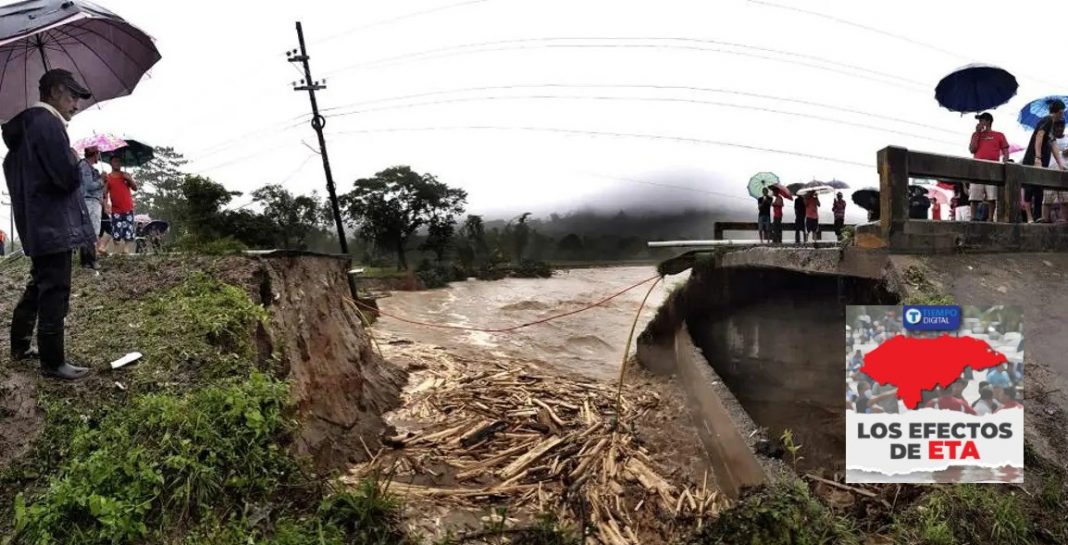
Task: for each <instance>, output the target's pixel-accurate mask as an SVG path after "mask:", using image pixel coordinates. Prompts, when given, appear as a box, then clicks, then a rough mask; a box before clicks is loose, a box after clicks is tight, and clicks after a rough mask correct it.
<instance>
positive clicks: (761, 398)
mask: <svg viewBox="0 0 1068 545" xmlns="http://www.w3.org/2000/svg"><path fill="white" fill-rule="evenodd" d="M719 277H720V279H722V282H723V284H722V285H723V286H725V287H726V292H725V293H723V294H722V296H723V297H724V298H725V299H726V301H725V304H726V305H728V306H729V312H717V311H712V312H707V313H695V314H692V315H688V316H687V319H686V326H687V329H688V330H689V332H690V335H691V337H692V338H693V340H694V343H695V345H696V346H697V347H698V348H699V349H701V351H702V353H703V354H704V356H705V358H706V359H707V361H708V363H709V364H710V365H711V366H712V368H713V369H714V370H715V372H716V374H717V375H718V376H719V377H721V378H722V380H723V382H724V383H725V384H726V386H727V387H728V388H729V389H730V391H731V393H732V394H733V395H734V397H735V398H736V399H737V400H738V402H739V403H740V404H741V406H742V407H743V408H744V409H745V411H746V413H747V414H748V415H749V416H750V417H751V418H752V419H753V421H754V422H755V423H756V424H757V425H758V426H761V427H765V428H767V429H768V435H769V436H770V438H772V439H777V438H779V437H780V436H781V435H782V433H783V431H784V430H787V429H789V430H790V431H791V433H792V436H793V441H794V443H795V444H797V445H801V447H802V448H801V451H800V455H801V456H802V459H801V460H799V462H798V464H797V469H798V470H803V471H809V470H818V469H826V470H831V471H838V470H842V469H844V467H845V460H844V459H843V457H842V455H843V453H844V452H845V444H844V437H843V432H842V430H844V428H845V402H844V396H843V395H842V388H843V386H842V384H843V380H844V378H843V377H844V362H845V358H846V354H845V336H844V335H845V334H844V331H845V314H844V307H843V306H841V305H840V304H837V303H839V302H840V301H841V302H845V301H857V302H858V304H861V303H860V302H863V304H880V303H881V304H890V303H892V302H893V297H892V296H891V295H890V294H888V293H886V292H885V291H884V290H882V289H881V288H880V286H879V284H878V283H877V282H875V281H872V280H868V279H863V278H855V277H844V276H822V275H805V274H800V273H796V272H788V271H778V270H771V269H744V268H739V269H726V270H724V271H722V273H721V274H720V275H719ZM828 302H833V303H834V304H828Z"/></svg>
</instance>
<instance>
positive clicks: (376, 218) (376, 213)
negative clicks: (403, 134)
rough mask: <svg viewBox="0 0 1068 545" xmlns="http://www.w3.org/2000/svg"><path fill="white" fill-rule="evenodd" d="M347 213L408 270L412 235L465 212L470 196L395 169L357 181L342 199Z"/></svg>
mask: <svg viewBox="0 0 1068 545" xmlns="http://www.w3.org/2000/svg"><path fill="white" fill-rule="evenodd" d="M342 200H343V203H344V206H345V210H346V212H347V213H348V215H349V217H350V218H351V219H352V221H353V222H354V223H356V225H357V227H358V228H359V230H360V235H361V236H362V237H364V238H365V239H367V240H370V241H373V242H374V243H375V245H377V246H379V247H382V248H392V249H393V250H394V251H395V252H396V255H397V270H406V269H407V268H408V260H407V258H406V251H407V248H408V241H409V239H411V237H412V235H413V234H414V233H415V232H416V231H417V230H419V229H420V228H422V227H424V226H428V225H429V224H430V222H431V221H432V220H434V218H438V221H441V219H442V218H451V217H453V216H455V215H457V214H461V213H463V211H464V204H465V203H466V201H467V192H465V191H464V190H462V189H457V188H452V187H449V186H448V185H446V184H444V183H442V182H439V181H438V180H437V178H435V177H434V176H433V175H431V174H419V173H418V172H415V171H413V170H412V169H411V167H407V166H396V167H391V168H388V169H386V170H383V171H381V172H378V173H376V174H375V176H374V177H373V178H363V179H359V180H356V182H355V184H354V188H353V190H352V191H351V192H350V193H348V194H346V195H344V196H342Z"/></svg>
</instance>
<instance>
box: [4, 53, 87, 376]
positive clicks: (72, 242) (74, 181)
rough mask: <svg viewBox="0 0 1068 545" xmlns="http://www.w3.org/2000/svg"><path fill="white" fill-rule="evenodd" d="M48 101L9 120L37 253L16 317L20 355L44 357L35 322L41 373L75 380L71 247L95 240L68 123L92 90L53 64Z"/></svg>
mask: <svg viewBox="0 0 1068 545" xmlns="http://www.w3.org/2000/svg"><path fill="white" fill-rule="evenodd" d="M38 90H39V93H40V97H41V102H39V103H37V104H34V105H33V106H31V107H29V108H27V109H26V110H23V111H22V112H21V113H19V114H18V115H16V116H15V117H14V118H13V119H11V121H8V122H7V123H5V124H4V125H3V128H2V133H3V138H4V143H5V144H6V145H7V147H8V154H7V156H6V157H5V158H4V176H5V177H6V178H7V187H8V192H9V193H10V195H11V205H12V212H13V214H14V216H15V225H16V226H17V228H18V232H19V235H20V237H21V238H22V244H23V250H24V251H25V252H26V255H28V256H30V259H31V262H32V265H31V267H30V281H29V283H28V284H27V285H26V289H25V291H24V292H23V294H22V298H21V299H20V300H19V302H18V304H17V305H16V306H15V311H14V314H13V316H12V319H11V352H12V357H14V358H15V359H26V358H29V357H33V356H35V355H37V354H36V353H35V352H34V351H33V350H32V349H31V347H30V341H31V338H32V336H33V329H34V326H35V325H36V326H37V346H38V349H39V351H40V352H39V356H40V360H41V368H42V371H43V372H44V373H45V374H46V375H48V376H53V377H58V378H61V379H67V380H73V379H79V378H82V377H84V376H86V375H87V374H88V372H89V370H88V369H86V368H85V367H79V366H77V365H72V364H70V363H69V362H67V360H66V354H65V351H64V344H63V342H64V339H63V321H64V318H65V317H66V314H67V307H68V304H69V301H70V279H71V261H72V260H71V251H72V250H74V249H75V248H81V247H82V246H85V245H86V244H92V243H93V242H94V241H95V240H96V237H95V236H94V233H93V231H92V227H91V226H90V225H89V212H88V211H87V210H86V208H85V200H84V198H83V197H82V192H81V178H80V176H79V171H78V158H77V156H76V155H75V154H74V151H73V150H72V149H71V147H70V138H69V137H68V136H67V122H68V121H70V119H71V117H73V116H74V114H75V112H77V111H78V101H79V100H84V99H88V98H89V97H90V96H91V95H90V93H89V91H88V90H87V89H86V88H85V87H83V86H82V85H81V84H80V83H78V81H77V80H75V79H74V76H73V74H71V73H70V72H69V71H67V70H63V69H54V70H49V71H47V72H45V74H44V75H43V76H42V77H41V79H40V81H39V83H38Z"/></svg>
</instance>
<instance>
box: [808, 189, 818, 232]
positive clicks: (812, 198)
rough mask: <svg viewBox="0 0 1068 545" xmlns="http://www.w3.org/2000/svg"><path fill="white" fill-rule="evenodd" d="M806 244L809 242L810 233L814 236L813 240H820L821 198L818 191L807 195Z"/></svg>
mask: <svg viewBox="0 0 1068 545" xmlns="http://www.w3.org/2000/svg"><path fill="white" fill-rule="evenodd" d="M805 231H806V234H805V242H808V233H811V234H812V240H813V241H817V240H820V198H819V197H818V196H817V195H816V191H809V193H808V195H805Z"/></svg>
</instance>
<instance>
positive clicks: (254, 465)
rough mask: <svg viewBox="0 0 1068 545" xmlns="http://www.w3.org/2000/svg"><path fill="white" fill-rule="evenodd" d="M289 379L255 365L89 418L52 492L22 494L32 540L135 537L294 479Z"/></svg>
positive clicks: (153, 534) (25, 527) (74, 543)
mask: <svg viewBox="0 0 1068 545" xmlns="http://www.w3.org/2000/svg"><path fill="white" fill-rule="evenodd" d="M287 404H288V389H287V386H286V384H285V383H283V382H278V381H275V380H273V379H270V378H268V377H267V376H265V375H261V374H253V375H252V376H251V377H250V378H249V379H248V380H247V381H241V382H237V381H230V382H228V383H227V384H224V385H220V386H212V387H208V388H204V389H202V390H198V391H194V392H191V393H187V394H184V395H173V394H148V395H144V396H141V397H138V398H135V399H134V400H133V401H132V402H131V404H130V405H129V406H128V407H126V408H124V409H123V410H119V411H113V412H111V413H109V414H108V415H107V416H105V417H104V418H103V419H102V420H101V422H100V424H99V427H92V426H90V425H89V424H88V423H86V424H84V425H83V426H82V427H80V428H78V429H76V430H75V431H74V434H73V436H72V438H71V451H70V455H69V456H68V461H67V462H66V463H65V464H64V465H63V467H61V468H60V469H59V472H58V474H57V475H56V476H55V477H53V478H52V480H51V482H50V483H49V485H48V487H47V489H46V490H45V491H44V493H43V494H42V495H41V496H40V497H39V498H36V499H35V500H32V501H31V502H29V503H27V502H26V498H25V497H24V496H23V495H22V494H20V495H19V496H18V497H17V499H16V502H15V529H16V533H18V534H20V537H22V538H23V539H24V541H25V542H27V543H34V544H39V543H40V544H43V543H54V542H57V541H58V542H62V543H67V544H70V545H93V544H103V543H111V544H120V543H136V542H141V541H143V540H146V539H148V540H150V541H151V540H153V538H156V539H158V538H160V537H161V536H162V530H163V529H164V528H169V527H176V526H180V525H181V524H183V523H186V522H190V521H196V520H198V519H201V518H203V517H205V516H209V515H211V514H213V513H214V514H218V515H223V514H228V513H232V512H237V511H239V510H240V509H242V508H243V507H244V505H245V504H246V503H250V502H253V501H256V500H259V499H261V498H262V497H263V496H264V495H266V494H269V493H271V492H272V491H274V490H276V489H277V488H278V486H279V485H280V483H283V482H290V481H292V480H293V476H294V473H295V472H296V471H297V467H296V465H295V462H294V460H293V459H292V458H291V457H290V456H289V455H288V454H287V453H286V451H285V438H286V436H287V433H288V432H289V431H290V429H291V424H290V422H289V420H288V419H287V418H286V417H285V416H284V415H285V413H286V407H287Z"/></svg>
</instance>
